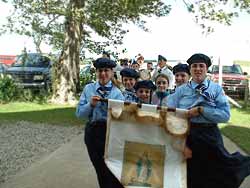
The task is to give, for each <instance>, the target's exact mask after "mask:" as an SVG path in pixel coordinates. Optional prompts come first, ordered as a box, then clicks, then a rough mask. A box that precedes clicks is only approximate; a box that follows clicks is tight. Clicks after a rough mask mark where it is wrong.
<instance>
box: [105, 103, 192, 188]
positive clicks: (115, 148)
mask: <svg viewBox="0 0 250 188" xmlns="http://www.w3.org/2000/svg"><path fill="white" fill-rule="evenodd" d="M187 132H188V121H187V118H186V111H185V110H181V109H176V110H169V109H167V108H164V109H158V108H157V106H154V105H137V104H136V103H131V104H124V102H123V101H116V100H109V114H108V126H107V135H106V146H105V162H106V164H107V166H108V167H109V168H110V170H111V171H112V172H113V174H114V175H115V176H116V177H117V178H118V179H119V180H120V181H121V183H122V184H123V185H124V186H125V187H126V188H143V187H154V188H186V187H187V186H186V161H185V160H184V158H183V154H182V150H183V147H184V144H185V138H186V135H187Z"/></svg>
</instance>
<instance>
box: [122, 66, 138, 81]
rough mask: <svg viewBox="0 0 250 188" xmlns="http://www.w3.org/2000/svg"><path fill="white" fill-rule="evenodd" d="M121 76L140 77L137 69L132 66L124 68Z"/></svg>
mask: <svg viewBox="0 0 250 188" xmlns="http://www.w3.org/2000/svg"><path fill="white" fill-rule="evenodd" d="M120 75H121V76H126V77H131V78H135V79H137V78H139V77H140V75H139V73H138V72H137V71H136V70H135V69H130V68H124V69H122V70H121V72H120Z"/></svg>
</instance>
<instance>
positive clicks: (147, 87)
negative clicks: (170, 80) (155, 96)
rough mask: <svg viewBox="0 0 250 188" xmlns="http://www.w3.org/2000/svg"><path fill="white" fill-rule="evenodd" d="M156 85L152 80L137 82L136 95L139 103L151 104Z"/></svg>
mask: <svg viewBox="0 0 250 188" xmlns="http://www.w3.org/2000/svg"><path fill="white" fill-rule="evenodd" d="M154 90H156V86H155V85H154V83H153V82H152V81H151V80H142V81H138V82H137V83H136V84H135V91H136V96H137V97H138V99H137V101H136V102H137V103H145V104H151V97H152V93H153V91H154Z"/></svg>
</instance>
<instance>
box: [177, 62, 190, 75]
mask: <svg viewBox="0 0 250 188" xmlns="http://www.w3.org/2000/svg"><path fill="white" fill-rule="evenodd" d="M177 72H186V73H188V74H190V72H189V67H188V65H187V64H182V63H179V64H177V65H175V66H174V67H173V73H174V74H176V73H177Z"/></svg>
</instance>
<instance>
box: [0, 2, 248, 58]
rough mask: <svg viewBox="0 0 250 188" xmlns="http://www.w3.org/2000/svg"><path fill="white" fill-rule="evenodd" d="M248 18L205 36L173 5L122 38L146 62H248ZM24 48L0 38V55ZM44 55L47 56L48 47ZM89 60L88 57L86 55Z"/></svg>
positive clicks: (0, 7)
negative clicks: (203, 57) (199, 57)
mask: <svg viewBox="0 0 250 188" xmlns="http://www.w3.org/2000/svg"><path fill="white" fill-rule="evenodd" d="M8 13H9V7H8V6H7V7H6V5H5V4H3V3H2V2H0V24H2V23H4V22H5V17H6V15H8ZM249 20H250V15H247V14H242V15H241V16H240V17H239V18H236V19H234V22H233V25H232V26H223V25H217V26H216V27H215V32H214V33H212V34H210V35H208V36H205V35H202V30H201V28H200V27H199V26H198V25H196V24H195V23H194V21H193V17H192V16H191V15H190V14H189V13H188V12H187V11H186V10H185V8H184V7H183V6H180V5H178V4H175V6H174V7H173V10H172V11H171V13H170V14H169V15H168V16H167V17H164V18H148V19H147V24H146V26H147V27H148V28H149V29H150V32H148V33H146V32H144V31H142V30H141V29H139V28H137V27H136V26H133V25H126V27H127V28H128V29H129V30H130V32H129V33H128V34H127V35H126V36H125V38H124V44H123V46H122V47H121V48H120V49H123V48H124V47H126V49H127V50H128V53H127V54H126V56H128V57H130V58H132V57H134V56H135V55H137V54H138V53H141V54H142V55H144V57H145V58H146V59H157V56H158V54H162V55H164V56H165V57H167V58H168V59H183V60H185V59H187V58H188V57H189V56H191V55H192V54H193V53H197V52H201V53H206V54H207V55H209V56H214V57H218V56H220V57H221V59H222V61H231V60H236V59H238V60H250V24H249ZM24 46H25V47H26V48H27V49H28V50H29V51H31V52H33V51H34V50H35V46H34V44H33V42H32V39H29V38H27V37H23V36H17V35H3V36H0V54H19V53H20V52H21V51H22V49H23V48H24ZM42 50H43V51H44V52H50V51H51V48H50V47H48V46H47V45H43V46H42ZM88 56H91V55H90V54H88Z"/></svg>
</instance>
